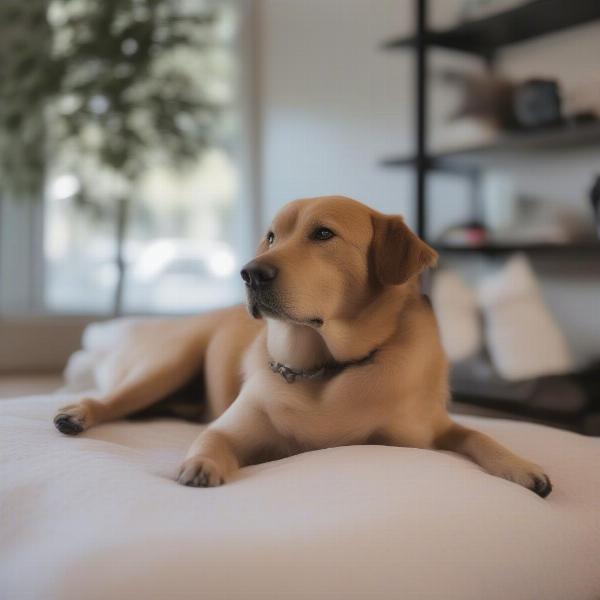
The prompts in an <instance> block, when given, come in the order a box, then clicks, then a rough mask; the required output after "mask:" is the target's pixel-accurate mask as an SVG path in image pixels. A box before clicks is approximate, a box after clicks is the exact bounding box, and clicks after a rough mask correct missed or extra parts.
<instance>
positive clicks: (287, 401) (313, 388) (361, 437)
mask: <svg viewBox="0 0 600 600" xmlns="http://www.w3.org/2000/svg"><path fill="white" fill-rule="evenodd" d="M277 387H278V392H279V393H278V394H276V395H275V396H274V397H273V398H272V400H270V401H269V402H268V408H267V412H268V415H269V418H270V420H271V422H272V424H273V426H274V427H275V429H277V431H278V432H279V433H280V434H281V435H282V436H284V437H285V438H286V439H287V440H288V441H289V442H290V443H291V444H292V445H294V446H297V448H298V449H300V450H308V449H316V448H325V447H331V446H342V445H348V444H358V443H363V442H365V441H366V440H367V439H368V438H369V436H370V435H371V434H372V432H373V429H374V427H375V425H374V423H373V419H372V418H370V415H369V413H368V411H364V410H360V407H361V398H360V397H359V393H360V392H359V391H357V390H354V394H349V393H348V390H346V389H345V387H346V386H338V389H335V388H334V389H332V388H331V386H330V385H329V384H328V382H324V383H320V382H306V381H296V382H294V383H290V384H288V383H285V382H284V381H283V379H282V382H281V384H280V385H278V386H277Z"/></svg>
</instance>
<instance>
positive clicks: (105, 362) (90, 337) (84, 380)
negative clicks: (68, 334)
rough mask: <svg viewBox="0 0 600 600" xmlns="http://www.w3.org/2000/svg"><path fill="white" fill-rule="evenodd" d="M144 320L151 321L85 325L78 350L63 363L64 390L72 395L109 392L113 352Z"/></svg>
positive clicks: (103, 322)
mask: <svg viewBox="0 0 600 600" xmlns="http://www.w3.org/2000/svg"><path fill="white" fill-rule="evenodd" d="M144 320H146V321H149V320H152V319H141V318H138V317H130V318H121V319H111V320H109V321H100V322H97V323H91V324H90V325H88V326H87V327H86V328H85V330H84V332H83V335H82V337H81V350H78V351H77V352H74V353H73V354H72V355H71V356H70V358H69V361H68V362H67V366H66V368H65V372H64V378H65V389H66V390H67V391H73V392H75V391H77V392H80V391H83V390H96V391H100V392H103V391H106V390H108V389H110V381H111V380H112V373H111V369H112V368H113V367H114V365H113V361H112V360H111V358H112V357H115V354H116V353H115V349H116V348H119V346H120V345H121V344H122V343H123V342H124V341H125V339H126V338H127V336H128V335H129V333H130V331H131V328H132V326H133V325H135V324H136V323H140V322H141V321H144Z"/></svg>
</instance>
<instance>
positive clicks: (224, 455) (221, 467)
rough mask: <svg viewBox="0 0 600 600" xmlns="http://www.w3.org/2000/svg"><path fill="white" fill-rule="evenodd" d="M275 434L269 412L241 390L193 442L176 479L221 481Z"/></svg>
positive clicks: (208, 484)
mask: <svg viewBox="0 0 600 600" xmlns="http://www.w3.org/2000/svg"><path fill="white" fill-rule="evenodd" d="M276 438H277V433H276V431H275V429H274V428H273V426H272V425H271V423H270V421H269V419H268V417H267V415H266V414H265V413H264V412H263V410H262V409H261V408H260V407H259V406H258V405H257V404H256V403H254V402H253V400H252V399H251V398H249V397H247V396H246V397H245V396H244V392H242V394H241V395H240V396H239V397H238V398H237V399H236V400H235V402H234V403H233V404H232V405H231V406H230V407H229V408H228V409H227V410H226V411H225V412H224V413H223V414H222V415H221V416H220V417H219V418H218V419H217V420H216V421H214V422H213V423H211V424H210V425H209V426H208V427H207V428H206V429H205V430H204V431H203V432H202V433H201V434H200V435H199V436H198V438H197V439H196V440H195V441H194V442H193V444H192V445H191V446H190V449H189V450H188V453H187V455H186V458H185V460H184V462H183V464H182V465H181V469H180V470H179V475H178V477H177V481H178V483H180V484H182V485H188V486H193V487H213V486H217V485H222V484H223V483H225V481H226V480H227V479H228V478H229V477H230V476H231V475H232V474H233V473H234V472H235V471H237V469H239V468H240V467H242V466H244V465H247V464H249V461H250V460H251V458H252V457H253V456H254V455H255V454H257V453H259V452H260V451H261V450H262V449H264V448H267V447H270V446H273V445H274V444H275V442H276Z"/></svg>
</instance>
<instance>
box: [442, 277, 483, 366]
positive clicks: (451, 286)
mask: <svg viewBox="0 0 600 600" xmlns="http://www.w3.org/2000/svg"><path fill="white" fill-rule="evenodd" d="M431 300H432V303H433V309H434V311H435V315H436V317H437V320H438V325H439V328H440V335H441V338H442V346H443V347H444V350H445V352H446V356H447V357H448V359H449V360H450V362H451V363H457V362H461V361H464V360H466V359H468V358H471V357H472V356H474V355H475V354H477V353H478V352H479V350H480V349H481V346H482V340H483V334H482V331H481V318H480V315H479V308H478V306H477V296H476V294H475V292H474V291H473V289H471V288H470V287H469V286H468V285H467V284H466V283H465V281H464V280H463V279H462V277H461V276H460V275H459V274H458V273H456V272H455V271H451V270H442V271H439V272H438V273H436V275H435V277H434V279H433V286H432V290H431Z"/></svg>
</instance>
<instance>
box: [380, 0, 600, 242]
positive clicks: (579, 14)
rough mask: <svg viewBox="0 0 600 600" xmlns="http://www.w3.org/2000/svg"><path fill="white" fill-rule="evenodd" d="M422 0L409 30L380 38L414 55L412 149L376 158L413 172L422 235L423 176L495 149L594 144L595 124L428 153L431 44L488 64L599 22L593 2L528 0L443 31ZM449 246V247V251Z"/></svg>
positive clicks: (464, 165) (599, 4) (465, 165)
mask: <svg viewBox="0 0 600 600" xmlns="http://www.w3.org/2000/svg"><path fill="white" fill-rule="evenodd" d="M428 4H429V2H428V0H415V34H414V35H411V36H408V37H401V38H396V39H393V40H390V41H387V42H385V43H384V44H383V45H382V47H383V48H384V49H387V50H397V49H411V50H413V51H414V55H415V65H416V69H415V117H416V118H415V132H414V133H415V136H414V143H415V150H414V153H411V154H409V155H406V156H397V157H388V158H384V159H382V161H381V164H382V165H384V166H387V167H412V168H414V169H415V175H416V189H415V202H416V215H417V226H416V229H417V233H418V234H419V235H420V236H421V237H423V238H426V237H427V235H426V234H427V189H426V188H427V174H428V172H429V171H433V170H442V171H451V172H455V173H464V174H466V175H468V176H471V177H473V175H474V174H476V173H477V166H478V165H477V164H475V166H474V165H473V161H474V158H475V157H476V158H477V160H480V159H481V158H482V156H486V155H492V154H494V153H499V152H500V153H501V152H517V151H523V152H524V151H534V150H537V151H539V150H542V149H543V151H544V152H546V151H550V150H552V149H554V150H557V149H565V148H573V147H581V146H584V145H587V146H590V145H594V144H598V145H599V146H600V122H599V121H591V122H578V123H562V124H559V125H557V126H555V127H551V128H545V129H537V130H532V131H516V132H511V133H504V134H500V135H498V137H497V138H495V139H494V140H493V141H490V142H488V143H485V144H476V145H474V146H470V147H460V148H449V149H445V150H441V151H435V152H431V151H430V149H429V147H428V144H427V136H428V128H429V123H428V115H427V110H426V107H427V105H428V92H429V90H428V85H427V83H428V82H427V55H428V51H429V50H430V49H432V48H442V49H447V50H452V51H459V52H464V53H467V54H471V55H475V56H479V57H481V58H482V59H483V60H485V62H486V64H487V65H488V66H490V67H491V66H493V64H494V61H495V58H496V55H497V53H498V51H499V50H501V49H502V48H504V47H505V46H508V45H510V44H514V43H517V42H522V41H525V40H530V39H533V38H535V37H539V36H541V35H546V34H550V33H556V32H558V31H561V30H565V29H568V28H570V27H574V26H577V25H582V24H584V23H589V22H592V21H595V20H600V1H598V0H571V1H568V0H532V1H531V2H528V3H527V4H524V5H521V6H518V7H516V8H514V9H512V10H507V11H504V12H501V13H498V14H495V15H493V16H490V17H487V18H484V19H479V20H473V21H468V22H466V23H461V24H459V25H456V26H455V27H452V28H449V29H446V30H431V29H429V28H428V27H427V14H428ZM454 250H455V249H454Z"/></svg>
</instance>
